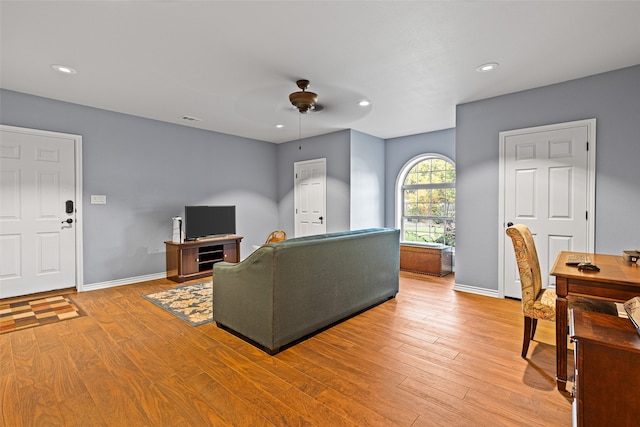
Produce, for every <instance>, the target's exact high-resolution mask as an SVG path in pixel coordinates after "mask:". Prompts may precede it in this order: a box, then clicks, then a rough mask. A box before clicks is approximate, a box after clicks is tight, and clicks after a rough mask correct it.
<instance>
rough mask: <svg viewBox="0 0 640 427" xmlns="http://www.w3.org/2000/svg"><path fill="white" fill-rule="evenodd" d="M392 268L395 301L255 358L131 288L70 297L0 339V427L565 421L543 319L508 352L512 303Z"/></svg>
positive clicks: (163, 284)
mask: <svg viewBox="0 0 640 427" xmlns="http://www.w3.org/2000/svg"><path fill="white" fill-rule="evenodd" d="M453 279H454V277H453V275H449V276H447V277H445V278H431V277H428V276H420V275H412V274H406V273H401V277H400V292H399V294H398V296H397V298H395V299H393V300H390V301H388V302H386V303H384V304H381V305H379V306H377V307H375V308H373V309H371V310H369V311H366V312H364V313H362V314H360V315H358V316H356V317H353V318H351V319H349V320H347V321H345V322H343V323H340V324H338V325H336V326H334V327H332V328H330V329H328V330H326V331H324V332H322V333H320V334H317V335H315V336H313V337H312V338H309V339H308V340H306V341H303V342H301V343H299V344H297V345H295V346H293V347H291V348H289V349H287V350H285V351H283V352H281V353H279V354H278V355H276V356H273V357H272V356H268V355H267V354H265V353H263V352H262V351H260V350H258V349H256V348H255V347H253V346H251V345H249V344H247V343H245V342H244V341H242V340H240V339H239V338H237V337H235V336H233V335H230V334H229V333H227V332H225V331H223V330H221V329H218V328H217V327H216V326H215V324H213V323H210V324H206V325H203V326H199V327H192V326H189V325H188V324H187V323H185V322H183V321H182V320H180V319H178V318H176V317H174V316H172V315H171V314H169V313H167V312H165V311H164V310H162V309H160V308H158V307H156V306H155V305H153V304H151V303H150V302H148V301H146V300H144V299H143V298H141V297H140V295H141V294H146V293H149V292H153V291H155V290H159V289H164V288H171V287H175V286H177V284H176V283H173V282H170V281H168V280H156V281H151V282H144V283H139V284H133V285H128V286H120V287H117V288H110V289H104V290H96V291H91V292H85V293H80V294H76V296H75V300H76V302H77V303H78V304H79V305H80V306H81V307H82V308H83V309H84V310H85V311H86V312H87V314H88V316H86V317H82V318H78V319H73V320H68V321H64V322H60V323H56V324H52V325H47V326H41V327H37V328H33V329H29V330H23V331H17V332H11V333H8V334H3V335H0V403H1V404H2V406H1V411H2V412H1V413H0V425H4V426H11V427H16V426H28V425H37V426H208V425H214V426H227V425H229V426H285V425H317V426H394V425H398V426H440V425H443V426H449V427H450V426H542V425H548V426H569V425H571V404H570V401H569V397H568V396H566V395H564V394H561V393H559V392H558V391H556V389H555V381H554V375H555V365H554V363H555V347H554V346H553V342H554V338H553V337H554V324H553V323H551V322H543V321H541V322H540V323H539V326H538V333H537V335H536V340H535V341H534V342H532V345H531V347H530V349H529V360H524V359H522V358H520V349H521V344H522V338H521V335H522V330H523V325H522V316H521V310H520V303H519V302H518V301H513V300H504V299H496V298H490V297H483V296H478V295H473V294H466V293H459V292H455V291H453Z"/></svg>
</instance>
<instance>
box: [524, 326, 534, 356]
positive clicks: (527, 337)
mask: <svg viewBox="0 0 640 427" xmlns="http://www.w3.org/2000/svg"><path fill="white" fill-rule="evenodd" d="M534 320H535V319H532V318H531V317H527V316H525V317H524V335H523V338H522V358H523V359H526V358H527V351H528V350H529V342H530V341H531V337H532V336H533V335H532V333H531V332H532V330H533V329H535V327H533V324H534Z"/></svg>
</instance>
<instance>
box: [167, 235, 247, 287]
mask: <svg viewBox="0 0 640 427" xmlns="http://www.w3.org/2000/svg"><path fill="white" fill-rule="evenodd" d="M241 240H242V236H236V235H235V234H234V235H229V236H222V237H213V238H210V239H201V240H192V241H188V242H184V243H175V242H171V241H166V242H164V243H165V245H166V248H167V279H171V280H173V281H174V282H185V281H187V280H191V279H200V278H202V277H207V276H209V277H211V275H212V274H213V265H214V264H215V263H216V262H220V261H226V262H239V261H240V241H241Z"/></svg>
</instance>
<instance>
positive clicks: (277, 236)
mask: <svg viewBox="0 0 640 427" xmlns="http://www.w3.org/2000/svg"><path fill="white" fill-rule="evenodd" d="M286 239H287V233H285V232H284V231H282V230H276V231H273V232H272V233H271V234H269V236H267V240H266V241H265V242H264V244H265V245H268V244H269V243H275V242H281V241H283V240H286Z"/></svg>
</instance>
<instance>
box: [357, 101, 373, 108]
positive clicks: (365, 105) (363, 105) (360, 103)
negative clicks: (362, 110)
mask: <svg viewBox="0 0 640 427" xmlns="http://www.w3.org/2000/svg"><path fill="white" fill-rule="evenodd" d="M358 105H359V106H361V107H368V106H369V105H371V101H367V100H366V99H363V100H362V101H360V102H358Z"/></svg>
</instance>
